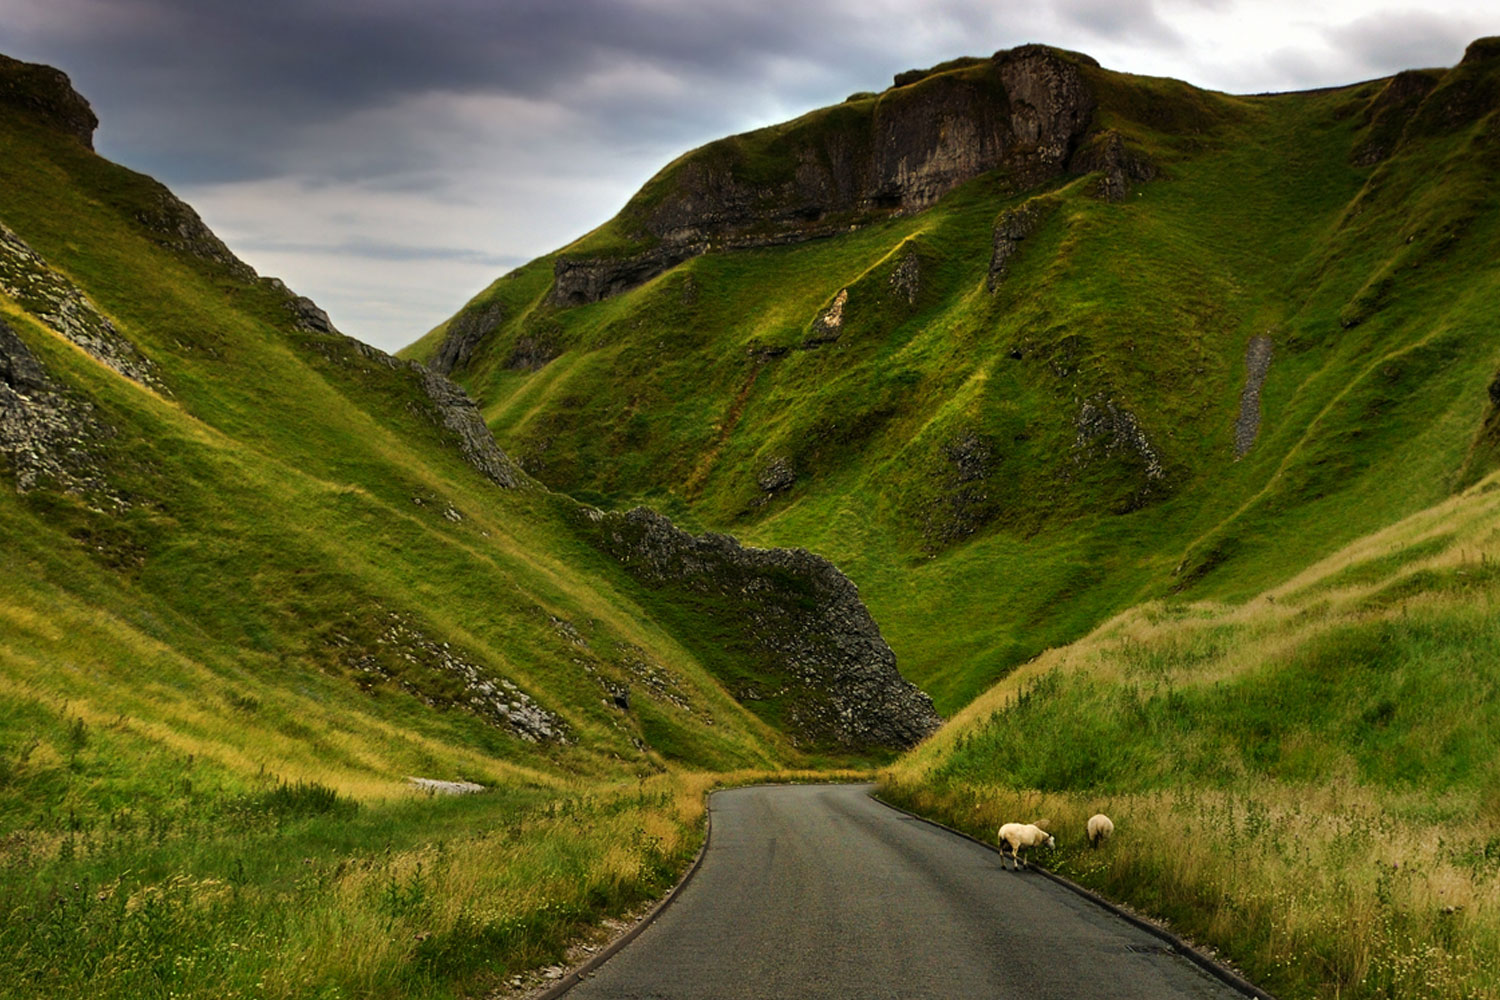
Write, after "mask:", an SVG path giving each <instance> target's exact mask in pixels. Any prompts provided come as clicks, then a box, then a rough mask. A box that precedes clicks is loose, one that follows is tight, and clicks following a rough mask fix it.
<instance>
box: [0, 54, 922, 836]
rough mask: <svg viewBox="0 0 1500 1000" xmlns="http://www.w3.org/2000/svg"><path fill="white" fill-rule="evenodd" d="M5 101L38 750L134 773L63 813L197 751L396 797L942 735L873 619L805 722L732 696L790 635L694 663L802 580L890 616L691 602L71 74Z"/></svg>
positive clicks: (808, 629)
mask: <svg viewBox="0 0 1500 1000" xmlns="http://www.w3.org/2000/svg"><path fill="white" fill-rule="evenodd" d="M0 78H3V80H4V82H5V87H4V88H3V89H0V129H3V131H4V135H5V140H6V148H7V149H8V150H9V155H7V157H6V158H5V162H4V163H3V164H0V452H3V454H4V456H5V462H4V471H3V475H4V477H5V482H6V486H5V489H3V490H0V526H3V527H0V531H3V537H4V538H5V540H6V548H7V552H8V553H9V558H8V560H7V564H8V569H9V570H10V572H8V573H7V574H6V575H5V579H4V580H3V582H0V588H3V592H4V595H5V599H4V602H3V608H0V614H3V615H4V616H5V620H6V622H7V627H6V629H5V633H4V641H3V644H0V663H3V665H4V671H3V676H0V684H3V685H4V690H3V694H0V698H3V700H4V703H5V705H6V708H5V711H4V717H5V718H8V719H9V720H10V721H9V722H8V723H7V724H6V726H5V730H6V732H7V734H8V735H7V737H6V741H7V746H10V747H11V748H12V749H15V748H16V747H19V746H22V745H23V744H25V743H26V740H27V737H26V736H25V733H26V731H27V725H28V724H27V722H26V721H25V720H26V719H34V718H40V717H42V716H45V715H47V714H48V713H62V714H64V715H66V716H67V717H68V718H73V719H77V720H81V723H82V724H85V725H87V726H89V727H105V728H107V724H114V725H115V728H116V729H117V730H119V732H121V733H124V732H127V731H128V732H129V733H130V735H129V736H128V737H126V736H123V735H122V736H120V737H119V747H118V749H119V750H120V755H119V757H118V758H117V766H116V767H115V768H114V769H113V771H108V772H106V771H101V772H100V773H97V774H94V773H90V774H89V775H88V777H87V779H86V780H80V781H77V782H72V783H71V784H70V789H71V790H70V792H69V796H70V799H69V801H67V802H50V803H48V805H47V808H50V809H57V808H63V807H68V808H79V809H82V808H84V807H85V805H86V804H87V805H88V807H89V808H99V807H100V803H101V802H104V801H109V800H110V799H111V797H112V796H117V795H120V794H124V793H125V792H124V790H125V789H134V788H135V787H136V785H135V783H136V782H138V781H139V780H140V779H141V777H142V769H144V770H146V771H149V770H150V768H151V766H152V765H151V763H150V759H149V758H150V755H152V754H158V753H163V752H168V751H170V752H174V753H183V754H186V755H188V756H189V757H191V758H193V759H195V760H196V761H197V762H198V765H197V766H199V767H203V768H208V769H209V771H211V772H212V774H213V780H214V781H216V782H221V783H223V784H224V785H225V786H226V787H255V786H257V785H258V784H263V783H264V781H266V780H276V779H285V780H300V779H308V780H316V781H318V782H321V783H323V784H325V785H328V786H330V787H333V788H335V789H337V790H339V791H342V792H346V793H351V794H356V795H360V796H368V795H376V796H379V795H389V794H394V793H396V792H398V791H399V790H400V789H401V788H402V787H403V785H404V782H405V777H406V775H408V774H429V775H432V774H433V772H437V773H436V775H435V776H437V777H451V776H454V775H456V774H462V775H464V776H466V777H468V778H471V779H475V780H479V781H481V782H482V783H486V784H488V783H491V782H496V781H501V780H504V779H505V778H506V777H507V776H509V775H515V774H534V775H546V774H568V775H587V774H594V775H600V776H604V775H618V774H622V773H637V772H639V773H650V772H653V771H656V770H659V769H660V768H661V766H662V764H663V763H664V762H665V761H673V760H675V761H680V762H682V763H685V764H691V765H696V766H699V767H713V768H719V769H724V768H731V767H737V766H767V765H772V764H777V763H787V762H795V761H798V760H801V759H802V757H801V754H800V753H799V752H798V751H797V750H795V749H794V748H793V746H794V744H801V745H802V746H804V747H807V748H810V749H821V750H834V751H840V752H850V751H862V750H864V749H867V748H870V747H872V746H880V745H884V746H887V747H899V746H905V745H909V744H910V743H911V742H912V741H913V740H914V739H916V738H919V737H920V736H921V735H923V734H925V733H926V732H927V731H930V729H931V728H932V727H933V726H934V725H935V724H936V719H935V717H933V716H932V713H931V709H930V706H927V705H925V704H924V703H923V702H922V699H921V698H920V696H918V695H916V694H915V692H911V691H910V689H909V687H908V686H907V685H905V684H904V682H902V681H901V680H900V677H899V675H898V674H897V673H896V671H895V667H894V663H893V660H892V658H891V657H890V653H889V650H888V648H886V647H885V645H884V643H883V642H882V641H881V639H880V637H879V632H878V629H876V628H875V627H874V625H873V623H872V622H870V621H869V620H868V616H866V619H865V621H863V622H855V623H854V624H853V625H850V626H848V627H847V628H848V636H849V641H850V642H856V640H857V643H856V646H857V648H856V647H853V646H852V647H850V648H849V649H848V650H845V651H844V652H845V654H846V655H844V656H843V657H842V658H839V657H830V658H827V659H825V661H823V662H822V663H821V665H820V666H819V667H818V668H817V669H812V668H809V670H808V672H807V675H806V677H805V684H804V686H803V688H802V690H800V691H799V692H798V693H797V694H796V695H795V696H793V695H789V696H788V697H787V698H785V699H782V700H781V701H775V702H771V703H768V704H767V705H766V706H760V705H757V706H756V707H757V708H758V709H761V710H762V714H765V715H767V716H771V715H777V713H778V712H779V715H778V718H783V717H789V716H790V715H793V714H795V715H796V717H797V718H798V719H800V720H801V722H800V723H799V724H795V725H791V726H790V727H789V728H787V729H777V728H774V727H772V726H770V725H768V724H767V723H766V722H765V721H764V720H763V719H761V718H760V717H758V716H757V715H756V714H755V713H754V712H751V711H747V710H746V709H745V708H744V707H742V706H741V704H740V703H739V701H737V700H736V699H735V698H733V697H731V696H730V695H729V694H728V693H727V692H726V690H725V688H724V678H726V677H734V678H743V677H744V676H745V675H746V674H747V673H754V669H755V668H754V667H752V666H750V665H748V664H747V662H746V661H745V660H744V659H743V657H745V656H755V657H757V658H758V659H757V660H756V662H757V663H759V664H761V665H762V666H780V667H781V668H782V669H790V665H789V664H786V663H783V661H782V660H781V659H778V658H777V657H778V655H779V654H778V653H777V652H776V651H775V650H774V649H770V648H769V647H766V646H765V645H764V643H765V642H770V641H771V639H770V638H769V637H751V638H748V639H746V640H745V641H744V642H743V643H741V644H740V646H739V647H737V648H734V649H718V648H709V647H706V646H704V645H702V644H698V645H697V646H695V647H694V648H691V649H690V648H689V647H688V646H687V645H685V643H686V642H688V641H693V642H696V637H698V636H700V635H702V634H705V633H708V632H712V631H714V630H722V629H723V628H725V627H733V624H734V623H736V622H738V621H740V620H742V619H743V618H745V617H746V616H750V615H755V614H758V613H760V612H758V610H757V609H758V608H759V607H760V606H761V603H763V602H765V601H768V600H773V599H775V597H776V595H777V594H778V593H779V591H778V590H777V586H778V582H783V583H785V584H786V585H788V586H792V587H794V588H796V587H802V588H804V589H802V590H797V591H796V594H797V595H798V599H800V600H803V601H804V604H805V607H804V612H805V613H804V615H803V617H802V618H801V619H799V620H798V621H796V622H795V623H793V624H789V625H787V626H786V632H787V633H788V634H789V635H794V636H795V637H797V638H799V639H800V640H801V641H806V642H817V641H828V642H833V643H836V644H837V643H840V642H843V641H844V640H843V639H842V638H841V637H842V636H844V635H845V631H846V625H845V621H846V620H847V619H848V606H849V602H851V601H852V602H853V604H854V605H855V606H858V607H859V610H860V612H861V613H863V607H862V606H859V605H858V598H857V597H855V596H854V591H853V588H852V586H851V585H849V584H848V582H847V581H846V580H844V578H843V577H842V576H841V575H840V574H838V572H837V571H836V570H835V569H833V568H832V567H831V566H829V565H828V564H827V563H826V562H824V561H822V560H819V559H817V558H815V557H811V556H808V557H806V558H805V559H804V560H803V561H802V562H801V563H798V564H797V565H795V566H788V567H782V568H780V569H777V570H776V571H775V573H778V574H780V578H781V579H780V580H779V581H778V580H777V579H772V578H771V576H769V575H768V573H769V571H764V572H763V571H762V570H760V569H757V568H756V567H754V566H751V565H748V564H747V565H741V566H738V567H737V570H738V575H737V576H736V577H735V580H736V581H737V583H739V584H740V585H741V586H742V588H744V592H743V593H742V592H740V591H738V590H737V591H735V592H734V593H730V594H726V595H724V596H723V598H722V599H721V600H720V601H719V603H718V604H717V605H716V606H713V607H706V606H700V607H699V608H698V609H697V610H696V611H687V610H684V609H680V608H677V609H675V610H674V605H673V604H672V603H671V601H670V600H669V599H667V598H665V597H663V596H662V595H661V594H659V593H653V592H652V588H651V586H650V585H643V584H641V583H640V582H638V581H637V580H636V579H635V577H634V576H633V575H632V573H631V572H630V571H629V569H628V568H627V566H626V564H625V561H626V560H627V559H628V557H629V556H630V555H631V553H630V551H628V546H626V551H618V552H616V551H612V550H611V547H610V545H609V544H607V542H606V540H602V539H598V538H597V537H596V534H597V527H596V525H597V518H595V519H592V520H591V519H590V518H589V517H587V516H585V514H586V512H585V510H584V509H583V508H580V507H579V506H578V505H577V504H576V503H574V502H573V501H571V500H568V499H566V498H563V497H559V496H555V495H552V494H549V493H547V492H546V491H545V490H543V489H541V488H539V487H538V486H537V485H536V484H535V483H534V482H533V481H532V480H530V479H529V478H528V477H526V475H525V474H524V473H522V472H521V471H520V470H519V469H517V468H516V467H515V465H514V464H513V463H511V461H510V460H509V458H508V457H507V456H506V455H505V453H504V452H503V451H501V450H500V449H499V448H498V447H496V445H495V443H494V441H493V439H492V438H491V436H490V434H489V432H488V430H487V429H486V428H485V426H484V424H483V422H482V420H481V419H480V417H479V415H478V413H477V411H476V410H475V409H474V405H473V403H472V402H471V401H470V400H469V399H468V397H467V396H466V395H465V394H464V393H463V392H462V390H460V389H458V388H457V387H456V386H454V385H453V384H452V383H450V382H448V381H447V380H446V379H443V378H441V377H439V376H435V375H433V374H431V373H430V372H428V371H426V370H425V369H423V368H420V367H418V366H411V365H408V364H406V363H403V362H399V361H397V360H396V359H394V358H391V357H389V356H387V355H385V354H383V353H381V352H379V351H376V350H373V349H371V348H368V347H366V346H365V345H362V344H359V343H357V342H355V341H353V340H350V339H348V338H346V337H344V336H342V335H341V334H339V333H338V332H337V330H336V329H334V328H333V326H332V325H331V323H330V322H329V319H328V317H327V315H326V314H324V313H323V312H322V311H321V310H319V309H318V308H317V307H316V306H315V305H314V304H313V303H311V302H310V301H309V300H307V299H304V298H299V297H297V296H295V295H294V294H293V293H291V292H289V291H288V290H287V289H286V288H285V287H284V286H282V285H281V283H280V282H278V281H275V280H274V279H265V278H258V277H257V276H256V275H255V274H254V273H253V272H252V271H251V270H250V269H249V268H248V267H246V266H245V265H244V264H243V263H241V262H240V261H238V260H237V259H236V258H234V256H233V255H232V254H231V253H230V252H229V250H228V249H227V248H226V247H225V246H224V245H223V244H222V243H221V242H220V241H219V240H218V239H217V238H216V237H214V236H213V234H212V233H211V232H209V231H208V230H207V229H206V228H205V227H204V226H203V224H202V222H201V221H200V220H199V219H198V218H197V216H196V215H195V214H194V213H193V212H192V210H191V209H190V208H188V207H187V206H186V205H184V204H183V203H181V202H180V201H178V200H177V199H176V198H175V197H173V196H172V195H171V194H170V192H168V191H167V190H166V189H164V188H162V187H161V186H160V185H158V184H156V183H155V182H154V181H152V180H150V179H149V178H146V177H142V176H140V175H138V174H134V173H131V172H130V171H128V170H125V169H123V168H120V167H118V166H115V165H114V164H111V163H108V162H107V161H104V160H102V159H101V158H99V157H98V156H96V155H95V154H94V153H93V152H92V151H91V149H90V148H89V144H88V138H89V133H90V130H91V127H92V117H91V116H89V117H88V119H87V121H85V122H84V124H83V125H82V126H80V125H79V124H78V122H79V121H80V117H79V116H80V112H79V108H80V107H82V109H83V110H85V111H86V110H87V104H86V103H84V102H82V99H81V98H79V97H78V96H77V95H76V94H74V93H73V92H72V90H71V88H69V87H68V85H67V82H66V78H65V77H62V76H61V74H58V73H56V71H52V70H48V69H46V68H45V67H33V66H28V65H26V64H20V63H13V62H7V63H5V64H4V65H0ZM669 542H670V545H669V548H670V547H671V546H680V547H684V548H691V546H692V545H694V544H699V543H698V542H695V540H693V539H691V538H689V537H688V536H685V535H681V534H680V533H676V532H675V531H674V532H673V533H672V534H671V535H670V536H669ZM734 564H735V560H733V559H729V560H726V561H725V566H727V567H734ZM711 571H712V570H711ZM815 581H816V582H815ZM812 587H821V588H823V589H822V590H819V591H817V592H816V594H814V596H812V597H810V598H809V597H807V596H806V595H807V592H808V591H807V589H806V588H812ZM840 587H843V588H844V589H845V590H846V591H847V593H843V594H842V596H839V597H838V598H837V599H836V600H833V599H832V598H829V599H826V600H825V598H824V596H823V595H824V594H825V593H826V594H835V593H839V588H840ZM658 589H660V588H658ZM667 612H672V616H671V617H670V618H664V617H663V615H664V614H665V613H667ZM726 622H727V623H728V624H727V625H726V624H725V623H726ZM664 623H665V624H664ZM762 639H764V642H762V641H761V640H762ZM858 644H863V645H858ZM797 666H798V667H799V668H800V667H802V666H805V664H801V663H798V664H797ZM841 670H842V671H845V672H848V671H855V672H859V673H861V676H865V677H866V678H867V680H868V683H869V686H870V690H867V691H852V690H850V689H849V688H848V686H847V685H845V684H843V683H842V681H840V680H839V679H838V676H836V675H837V672H838V671H841ZM902 692H906V694H902ZM913 698H915V699H916V700H915V701H914V700H912V699H913ZM892 699H894V701H892ZM903 699H904V700H903ZM792 700H795V701H796V702H797V704H796V705H795V706H792V705H791V704H790V702H791V701H792ZM783 702H785V704H784V703H783ZM887 702H890V703H892V704H894V703H895V702H900V703H901V705H902V706H903V708H902V709H901V710H900V711H901V713H904V714H900V717H899V718H897V717H896V716H895V715H891V714H889V713H887V714H884V715H882V714H881V713H882V712H884V711H885V708H884V707H883V706H885V705H886V703H887ZM793 708H795V709H796V712H795V713H794V712H793V711H792V709H793ZM825 717H840V718H845V719H851V718H852V719H859V720H863V721H864V722H866V723H868V724H869V726H868V727H867V728H864V729H861V728H859V727H858V726H853V727H851V726H847V725H846V726H844V727H842V728H840V727H839V726H836V725H831V724H820V723H818V722H817V720H818V719H821V718H825ZM892 726H894V727H895V728H894V729H892V728H890V727H892ZM882 727H885V728H882ZM872 734H873V735H872ZM881 734H883V735H881ZM887 737H888V738H887ZM101 738H102V739H106V740H109V741H114V739H115V738H114V737H101ZM152 748H154V749H152ZM141 753H146V754H147V756H146V757H142V756H140V754H141ZM106 756H107V755H106ZM132 762H133V763H132ZM268 773H269V774H270V775H271V776H272V777H271V779H267V778H266V775H267V774H268ZM55 777H56V776H55V775H54V774H52V772H51V771H50V770H49V769H48V768H45V767H37V766H35V764H33V765H32V766H29V767H28V768H25V769H23V770H22V772H18V773H17V774H16V775H13V776H12V780H13V781H14V782H18V783H19V784H18V785H16V787H14V788H12V790H11V791H12V792H13V793H16V794H14V795H9V794H8V795H7V796H6V802H7V807H6V808H7V809H13V810H17V811H18V814H19V815H20V816H22V817H24V816H25V815H26V814H27V813H28V811H30V810H34V809H36V808H40V805H39V804H40V802H41V797H35V798H33V797H31V796H28V795H27V794H26V790H27V788H28V787H31V785H30V783H33V782H34V783H38V787H42V786H47V785H48V784H49V783H50V782H53V781H54V779H55ZM116 784H118V786H119V787H118V788H115V785H116ZM111 789H114V790H111ZM161 794H163V795H165V796H167V797H171V796H172V795H173V794H175V793H173V792H171V791H169V790H166V789H163V790H162V792H161ZM73 798H76V799H77V801H76V802H75V801H72V799H73Z"/></svg>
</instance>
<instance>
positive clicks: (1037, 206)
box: [985, 198, 1057, 292]
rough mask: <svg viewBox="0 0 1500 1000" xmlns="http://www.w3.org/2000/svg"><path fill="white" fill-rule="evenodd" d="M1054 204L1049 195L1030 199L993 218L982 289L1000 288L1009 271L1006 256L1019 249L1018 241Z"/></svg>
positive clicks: (1025, 235) (1040, 222) (1047, 214)
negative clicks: (992, 234)
mask: <svg viewBox="0 0 1500 1000" xmlns="http://www.w3.org/2000/svg"><path fill="white" fill-rule="evenodd" d="M1056 207H1057V203H1056V202H1055V201H1054V200H1052V199H1050V198H1033V199H1031V200H1030V201H1028V202H1025V203H1024V204H1021V205H1018V206H1016V207H1015V208H1012V209H1010V210H1009V211H1007V212H1004V213H1003V214H1002V215H1001V216H1000V218H999V219H998V220H996V222H995V232H994V237H993V245H992V249H991V250H990V270H989V275H988V277H986V278H985V287H986V288H988V289H989V290H990V291H991V292H993V291H994V290H995V289H997V288H999V287H1000V285H1001V284H1002V283H1003V282H1004V281H1005V278H1006V276H1007V275H1009V274H1010V259H1011V258H1012V257H1014V256H1015V253H1016V250H1017V249H1019V248H1020V246H1021V241H1022V240H1025V239H1026V238H1027V237H1029V236H1030V235H1031V234H1032V233H1034V232H1036V230H1037V227H1038V226H1040V225H1041V224H1042V222H1043V221H1044V220H1045V219H1046V218H1047V216H1049V215H1051V214H1052V210H1053V209H1054V208H1056Z"/></svg>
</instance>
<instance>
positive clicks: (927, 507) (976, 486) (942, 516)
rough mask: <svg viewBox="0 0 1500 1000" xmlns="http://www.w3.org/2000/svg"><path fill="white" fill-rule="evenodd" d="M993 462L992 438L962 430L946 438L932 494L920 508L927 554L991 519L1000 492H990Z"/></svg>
mask: <svg viewBox="0 0 1500 1000" xmlns="http://www.w3.org/2000/svg"><path fill="white" fill-rule="evenodd" d="M997 465H998V462H997V455H996V447H995V440H994V438H992V437H990V436H989V435H987V434H980V433H978V432H977V431H975V430H973V429H964V430H961V431H959V432H958V433H956V434H955V435H954V436H953V437H951V438H949V439H948V440H947V441H946V442H945V443H944V444H943V448H942V459H941V462H940V464H939V465H938V467H937V468H936V469H934V470H933V475H932V481H933V483H934V486H935V487H936V492H935V493H934V494H933V495H932V496H931V498H930V499H928V500H926V501H925V502H924V503H923V504H922V506H921V509H920V516H921V519H922V535H923V538H924V540H925V542H926V549H927V551H928V552H929V553H935V552H937V551H939V550H941V549H942V548H944V547H946V546H948V545H951V544H953V543H954V542H958V541H962V540H963V539H965V538H968V537H970V536H971V535H973V534H975V533H976V532H978V531H979V530H980V529H981V528H983V527H985V526H986V525H988V524H989V523H991V522H992V521H994V520H995V518H996V517H997V516H998V515H999V513H1000V508H1001V503H1000V500H1001V498H1002V496H1003V495H1004V492H1005V491H1003V490H999V489H991V485H990V480H991V477H992V476H993V475H994V474H995V471H996V466H997Z"/></svg>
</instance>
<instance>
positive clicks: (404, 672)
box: [327, 611, 568, 743]
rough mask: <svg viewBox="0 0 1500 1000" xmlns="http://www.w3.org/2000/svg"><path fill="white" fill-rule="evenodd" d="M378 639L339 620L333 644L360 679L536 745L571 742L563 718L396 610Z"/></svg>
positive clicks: (390, 613)
mask: <svg viewBox="0 0 1500 1000" xmlns="http://www.w3.org/2000/svg"><path fill="white" fill-rule="evenodd" d="M383 618H384V620H383V622H382V623H381V625H380V627H379V630H378V632H377V633H376V634H375V635H374V636H373V637H361V636H360V634H359V633H360V632H362V631H363V630H360V629H356V628H354V627H351V626H352V625H353V623H352V622H351V623H338V624H337V625H335V626H334V627H333V628H331V629H330V630H329V632H328V638H327V641H328V645H329V647H330V648H331V650H332V652H333V655H334V658H335V659H336V660H337V661H338V662H339V664H340V665H341V666H342V667H344V668H345V669H348V670H352V671H354V672H355V674H356V676H357V677H361V678H362V680H361V683H362V685H365V686H368V684H369V683H370V682H371V681H373V680H376V679H380V680H388V681H392V682H394V683H396V684H398V685H399V686H401V687H402V688H403V689H405V690H407V691H409V692H410V693H412V694H414V695H416V696H417V697H418V698H420V699H422V700H423V701H425V702H426V703H427V704H429V705H434V706H438V707H453V708H462V709H465V710H467V711H469V712H472V713H474V714H475V715H477V716H479V717H480V718H482V719H484V720H485V721H487V722H489V723H491V724H492V725H496V726H499V727H501V728H503V729H508V730H510V731H511V732H513V733H514V734H515V735H516V736H518V737H520V738H521V739H523V740H526V741H527V742H531V743H539V742H544V741H562V742H567V741H568V731H567V727H566V726H565V725H564V723H563V721H562V719H560V718H559V717H558V716H556V715H554V714H553V713H552V712H549V711H547V710H546V709H545V708H543V707H542V706H541V705H539V704H537V702H536V700H535V699H533V698H532V697H531V696H530V695H528V694H527V693H526V692H525V691H522V690H521V689H520V688H519V687H517V686H516V685H515V684H513V683H511V682H510V681H508V680H506V679H505V678H503V677H497V676H495V675H494V674H492V673H491V672H490V671H488V670H486V669H485V668H484V667H481V666H479V665H478V664H476V663H474V662H473V661H472V660H470V659H469V658H468V657H467V656H465V655H464V654H463V653H461V652H459V651H458V650H456V649H453V648H452V647H451V646H450V645H449V644H448V643H446V642H438V641H437V640H435V639H433V638H432V637H431V636H429V635H427V633H426V632H424V631H423V630H422V629H421V628H420V627H418V626H417V625H415V624H413V623H412V622H410V621H408V620H407V619H406V618H404V617H402V616H401V615H399V614H397V613H396V612H394V611H387V612H385V613H384V616H383Z"/></svg>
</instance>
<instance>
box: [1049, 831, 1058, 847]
mask: <svg viewBox="0 0 1500 1000" xmlns="http://www.w3.org/2000/svg"><path fill="white" fill-rule="evenodd" d="M1047 846H1048V847H1056V846H1057V838H1056V837H1053V836H1052V834H1050V833H1049V834H1047Z"/></svg>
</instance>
